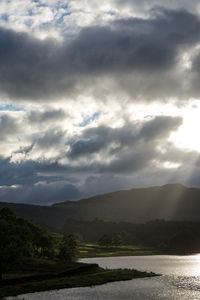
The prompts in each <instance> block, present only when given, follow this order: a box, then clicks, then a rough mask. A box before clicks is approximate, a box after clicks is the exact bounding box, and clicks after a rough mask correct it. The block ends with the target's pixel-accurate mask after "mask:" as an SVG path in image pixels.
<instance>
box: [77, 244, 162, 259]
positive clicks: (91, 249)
mask: <svg viewBox="0 0 200 300" xmlns="http://www.w3.org/2000/svg"><path fill="white" fill-rule="evenodd" d="M79 251H80V257H81V258H87V257H107V256H137V255H156V254H157V255H158V254H162V253H161V252H160V251H159V250H157V249H154V248H150V247H144V246H99V245H98V244H82V245H80V246H79Z"/></svg>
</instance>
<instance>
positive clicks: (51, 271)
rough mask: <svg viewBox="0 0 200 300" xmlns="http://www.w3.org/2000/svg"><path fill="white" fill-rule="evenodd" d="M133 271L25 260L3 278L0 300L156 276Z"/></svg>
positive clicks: (80, 264)
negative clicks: (0, 298)
mask: <svg viewBox="0 0 200 300" xmlns="http://www.w3.org/2000/svg"><path fill="white" fill-rule="evenodd" d="M155 275H156V274H154V273H146V272H140V271H136V270H128V269H124V270H122V269H118V270H107V269H103V268H100V267H99V266H98V265H97V264H83V263H60V262H55V261H47V260H34V261H31V260H26V261H24V263H23V265H20V266H15V270H10V271H9V272H8V273H6V274H4V275H3V280H2V281H1V282H0V297H6V296H15V295H19V294H26V293H33V292H39V291H47V290H54V289H62V288H72V287H84V286H93V285H99V284H103V283H107V282H113V281H119V280H120V281H121V280H130V279H133V278H143V277H152V276H155Z"/></svg>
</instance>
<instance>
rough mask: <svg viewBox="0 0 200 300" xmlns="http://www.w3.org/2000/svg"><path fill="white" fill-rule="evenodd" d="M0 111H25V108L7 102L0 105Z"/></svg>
mask: <svg viewBox="0 0 200 300" xmlns="http://www.w3.org/2000/svg"><path fill="white" fill-rule="evenodd" d="M0 111H23V109H22V108H20V107H17V106H14V105H12V104H5V105H0Z"/></svg>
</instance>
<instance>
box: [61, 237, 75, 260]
mask: <svg viewBox="0 0 200 300" xmlns="http://www.w3.org/2000/svg"><path fill="white" fill-rule="evenodd" d="M77 256H78V241H77V238H76V236H75V235H74V234H69V235H64V236H63V239H62V241H61V243H60V247H59V258H60V259H61V260H65V261H74V260H75V259H76V258H77Z"/></svg>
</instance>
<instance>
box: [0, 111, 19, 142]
mask: <svg viewBox="0 0 200 300" xmlns="http://www.w3.org/2000/svg"><path fill="white" fill-rule="evenodd" d="M19 130H20V125H19V124H18V122H17V120H16V119H15V118H13V117H11V116H9V115H6V114H4V115H0V138H1V139H2V140H5V139H7V138H9V137H10V136H13V135H14V134H16V133H17V132H18V131H19Z"/></svg>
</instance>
